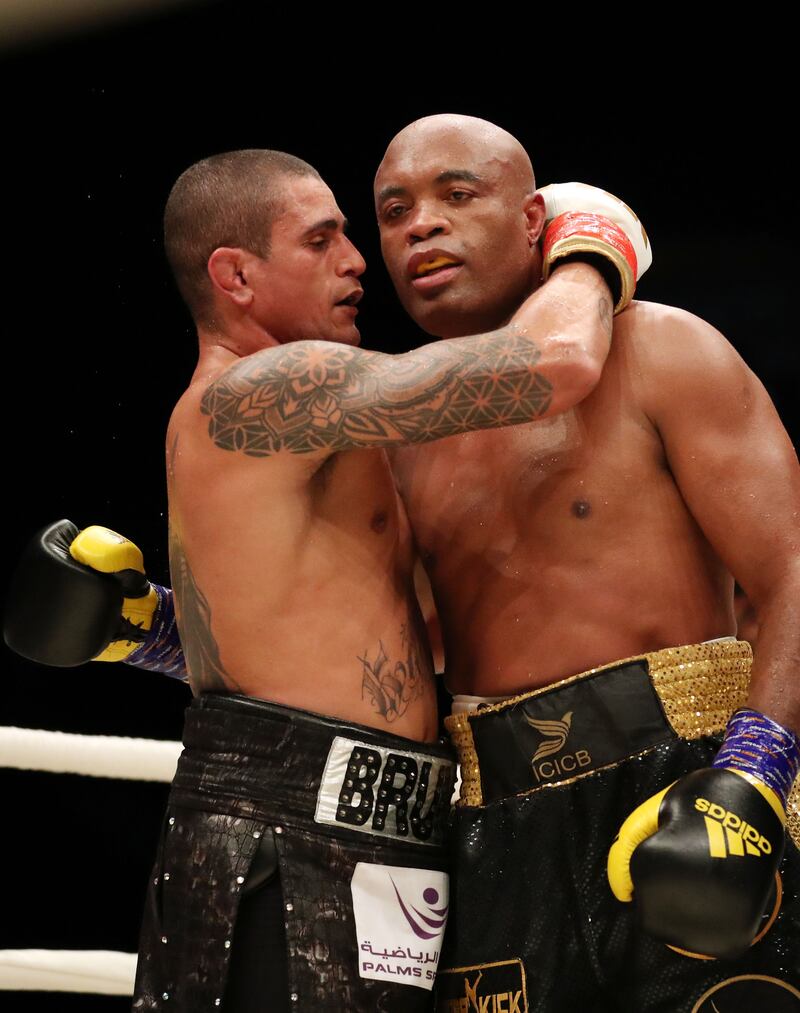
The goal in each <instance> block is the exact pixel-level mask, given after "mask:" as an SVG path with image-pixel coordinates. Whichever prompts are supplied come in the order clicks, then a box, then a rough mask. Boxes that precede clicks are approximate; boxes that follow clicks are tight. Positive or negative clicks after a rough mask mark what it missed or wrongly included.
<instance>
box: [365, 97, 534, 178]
mask: <svg viewBox="0 0 800 1013" xmlns="http://www.w3.org/2000/svg"><path fill="white" fill-rule="evenodd" d="M442 142H445V143H448V144H449V145H450V146H451V150H452V152H453V155H454V156H456V157H457V154H458V153H459V152H462V153H463V154H464V155H469V156H471V157H474V156H475V155H477V156H478V157H480V156H481V155H483V156H484V158H485V160H486V162H487V163H488V164H492V165H494V166H496V167H497V169H499V170H500V172H501V173H502V175H503V177H504V179H505V180H506V181H507V183H508V184H509V185H510V186H512V187H514V188H519V190H520V192H522V193H526V194H527V193H533V192H534V191H535V190H536V179H535V178H534V175H533V166H532V165H531V160H530V157H529V156H528V152H527V151H526V150H525V149H524V148H523V147H522V145H521V144H520V142H519V141H518V140H517V139H516V137H514V135H513V134H510V133H509V132H508V131H507V130H503V128H502V127H498V126H497V124H496V123H490V122H489V121H488V120H482V119H479V118H478V117H477V116H462V115H461V114H459V113H439V114H437V115H436V116H423V117H422V119H419V120H414V122H413V123H409V125H408V126H407V127H403V129H402V130H401V131H400V132H399V133H398V134H396V135H395V136H394V137H393V138H392V140H391V141H390V142H389V147H388V148H387V149H386V153H385V155H384V156H383V161H382V162H381V164H380V165H379V166H378V173H377V176H379V175H380V174H381V169H382V168H383V167H384V165H385V164H386V162H387V160H390V161H392V162H394V163H400V164H402V163H403V162H405V161H411V162H413V161H414V160H415V159H419V157H420V155H421V154H422V153H423V152H424V151H425V150H426V149H427V148H428V147H429V146H430V144H431V143H437V144H440V143H442ZM376 178H377V177H376Z"/></svg>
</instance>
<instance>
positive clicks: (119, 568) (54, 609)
mask: <svg viewBox="0 0 800 1013" xmlns="http://www.w3.org/2000/svg"><path fill="white" fill-rule="evenodd" d="M156 604H157V596H156V592H155V590H154V588H153V587H152V586H151V585H150V583H149V581H148V580H147V578H146V577H145V575H144V564H143V560H142V554H141V552H140V551H139V549H138V548H137V547H136V546H135V545H134V544H133V543H132V542H130V541H128V540H127V539H126V538H123V536H122V535H118V534H116V533H115V532H113V531H110V530H109V529H108V528H102V527H97V526H94V527H90V528H86V529H85V530H84V531H79V529H78V528H77V527H76V526H75V525H74V524H72V523H71V522H70V521H67V520H63V521H57V522H56V523H55V524H50V525H49V526H48V527H46V528H44V529H43V530H42V531H40V532H39V533H38V534H37V535H35V536H34V538H32V539H31V541H30V542H29V543H28V546H27V547H26V549H25V552H24V553H23V556H22V559H21V560H20V562H19V565H18V567H17V570H16V573H15V575H14V578H13V581H12V584H11V587H10V589H9V595H8V606H7V608H6V614H5V617H4V629H3V632H4V636H5V641H6V643H7V644H8V646H9V647H10V648H12V650H14V651H16V652H17V653H18V654H21V655H23V656H24V657H26V658H30V659H31V660H32V661H37V662H40V663H41V664H45V665H55V666H58V667H71V666H74V665H82V664H83V663H84V662H87V661H90V660H92V659H94V660H97V661H122V660H124V659H125V658H126V657H127V656H128V655H129V654H130V653H131V652H132V651H133V650H135V648H136V647H137V646H138V645H139V644H140V643H141V642H142V641H144V639H145V636H146V631H147V630H149V629H150V625H151V623H152V620H153V612H154V609H155V607H156Z"/></svg>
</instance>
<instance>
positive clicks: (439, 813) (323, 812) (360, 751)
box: [314, 736, 455, 845]
mask: <svg viewBox="0 0 800 1013" xmlns="http://www.w3.org/2000/svg"><path fill="white" fill-rule="evenodd" d="M454 780H455V764H454V763H453V761H452V760H448V759H446V758H444V757H438V756H432V755H430V754H425V753H409V752H400V751H395V750H392V749H388V748H386V747H384V746H378V745H375V744H373V743H366V742H356V741H354V740H353V739H346V738H344V737H343V736H337V737H336V738H335V739H334V740H333V743H332V745H331V748H330V752H329V753H328V760H327V762H326V764H325V770H324V772H323V775H322V782H321V784H320V789H319V793H318V794H317V808H316V812H315V814H314V819H315V820H316V821H317V823H325V824H328V825H329V826H340V827H341V826H344V827H349V828H350V829H352V830H359V831H361V832H362V833H368V834H378V835H380V836H383V837H391V838H394V839H396V840H415V841H418V842H419V843H421V844H435V845H441V844H443V843H444V828H445V823H446V820H447V813H448V809H449V805H450V797H451V795H452V793H453V783H454Z"/></svg>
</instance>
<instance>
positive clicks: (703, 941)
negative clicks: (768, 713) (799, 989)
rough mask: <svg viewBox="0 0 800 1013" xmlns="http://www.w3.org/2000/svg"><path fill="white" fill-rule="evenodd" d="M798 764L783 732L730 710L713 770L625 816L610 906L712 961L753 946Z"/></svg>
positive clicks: (770, 898)
mask: <svg viewBox="0 0 800 1013" xmlns="http://www.w3.org/2000/svg"><path fill="white" fill-rule="evenodd" d="M799 762H800V743H798V740H797V737H796V736H794V735H793V733H792V732H790V731H788V730H787V729H785V728H782V727H781V726H780V725H778V724H776V723H775V722H772V721H770V719H769V718H765V717H764V715H762V714H758V713H757V712H755V711H748V710H742V711H737V713H736V714H735V715H734V716H733V718H732V719H731V722H730V724H729V725H728V732H727V734H726V738H725V740H724V742H723V745H722V748H721V749H720V752H719V754H718V756H717V759H716V760H715V761H714V766H713V767H708V768H704V769H702V770H697V771H694V772H693V773H691V774H688V775H687V776H686V777H683V778H681V779H680V780H678V781H676V782H675V783H674V784H673V785H671V786H670V787H669V788H665V789H664V790H663V791H660V792H659V793H658V794H657V795H654V796H653V797H652V798H650V799H648V800H647V801H646V802H644V803H643V804H642V805H640V806H639V808H638V809H636V810H635V811H634V812H633V813H631V815H630V816H629V817H628V819H627V820H626V821H625V822H624V823H623V825H622V827H621V828H620V831H619V834H618V835H617V838H616V840H615V841H614V844H613V845H612V847H611V850H610V852H609V856H608V880H609V883H610V885H611V889H612V891H613V892H614V895H615V896H616V898H617V899H618V900H620V901H623V902H628V901H631V900H633V902H634V904H635V906H636V912H637V917H638V920H639V923H640V925H641V927H642V928H643V929H644V931H645V932H647V933H649V934H650V935H652V936H654V937H655V938H656V939H660V940H662V941H663V942H665V943H668V944H669V945H670V946H673V947H676V948H679V949H681V950H684V951H688V952H689V953H691V954H693V955H702V956H711V957H724V958H733V957H737V956H739V955H741V954H742V953H743V952H744V951H745V950H746V949H747V948H748V946H750V945H751V944H752V943H753V941H754V940H755V938H756V936H757V935H758V934H759V931H760V929H761V923H762V919H763V917H764V915H765V914H771V913H774V912H773V911H772V909H773V908H774V907H775V905H776V903H779V902H780V893H779V892H778V893H777V894H776V891H775V890H774V887H775V878H776V872H777V869H778V865H779V863H780V860H781V856H782V854H783V846H784V829H783V828H784V825H785V821H786V808H785V807H786V797H787V795H788V791H789V790H790V789H791V785H792V782H793V781H794V777H795V775H796V773H797V767H798V763H799Z"/></svg>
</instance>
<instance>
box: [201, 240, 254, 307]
mask: <svg viewBox="0 0 800 1013" xmlns="http://www.w3.org/2000/svg"><path fill="white" fill-rule="evenodd" d="M251 258H252V254H249V253H248V252H247V250H242V249H239V248H238V247H235V246H234V247H231V246H218V247H217V249H216V250H214V252H213V253H212V254H211V256H210V257H209V258H208V265H207V269H208V276H209V278H210V279H211V283H212V284H213V286H214V288H215V289H216V290H217V292H219V293H221V294H222V295H224V296H226V297H227V298H228V299H231V300H232V301H233V302H235V303H236V304H237V305H238V306H240V307H244V306H248V305H249V304H250V303H251V302H252V301H253V290H252V289H251V287H250V285H249V283H248V262H249V260H250V259H251Z"/></svg>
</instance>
